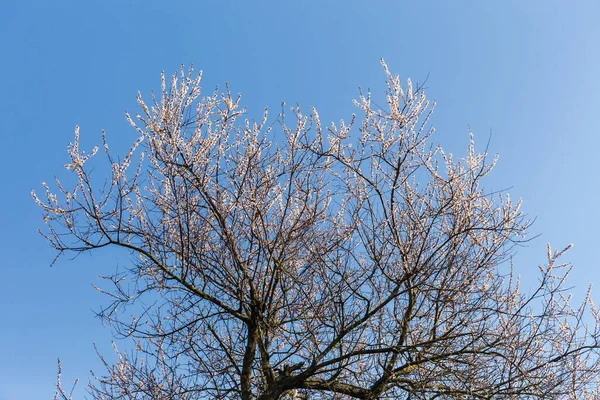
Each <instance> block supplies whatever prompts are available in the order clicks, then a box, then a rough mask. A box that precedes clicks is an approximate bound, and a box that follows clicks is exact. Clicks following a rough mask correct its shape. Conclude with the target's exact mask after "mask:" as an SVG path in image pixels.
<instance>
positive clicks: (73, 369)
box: [0, 0, 600, 400]
mask: <svg viewBox="0 0 600 400" xmlns="http://www.w3.org/2000/svg"><path fill="white" fill-rule="evenodd" d="M599 18H600V3H598V2H597V1H595V0H590V1H583V0H582V1H570V2H567V1H548V0H543V1H542V0H527V1H523V0H519V1H475V0H473V1H457V0H454V1H441V0H440V1H418V2H417V1H413V2H401V1H395V0H394V1H392V0H389V1H377V0H370V1H349V0H340V1H300V0H297V1H241V0H237V1H233V0H232V1H186V2H178V1H169V2H167V1H160V2H159V1H150V0H146V1H141V0H138V1H102V2H100V1H77V2H75V1H70V2H67V1H27V0H2V1H1V2H0V49H1V55H2V56H1V57H2V60H3V61H2V62H0V76H1V77H2V89H1V91H2V96H0V168H1V170H2V171H4V173H3V174H2V186H1V187H2V189H1V193H2V195H1V196H0V254H2V255H3V257H2V261H1V262H0V268H1V269H0V271H1V278H0V300H1V301H0V321H1V323H0V356H1V357H2V358H1V359H0V400H13V399H20V400H22V399H25V400H27V399H44V398H47V399H49V398H51V396H52V393H53V390H54V386H53V385H54V380H55V372H56V358H57V357H60V358H61V359H62V361H63V367H64V381H65V382H66V381H72V380H73V379H74V378H75V377H78V378H80V379H81V380H82V381H83V383H84V384H83V385H81V389H83V387H84V386H85V381H86V379H87V377H88V375H89V370H90V369H93V370H94V371H95V372H97V373H102V372H103V371H102V368H101V367H100V366H99V362H98V360H97V358H96V356H95V353H94V349H93V346H92V343H93V342H96V343H98V346H99V348H100V349H101V350H103V351H106V352H109V351H110V341H111V333H110V330H109V329H107V328H103V327H102V326H101V324H100V322H99V321H98V320H97V319H96V318H95V317H94V313H93V311H92V310H94V309H98V308H99V307H100V306H101V305H102V304H104V303H105V302H104V301H103V298H102V297H101V296H99V295H98V294H96V293H95V292H94V291H93V289H92V287H91V284H92V283H93V282H97V279H96V278H95V277H96V275H97V274H98V273H99V272H102V271H110V270H112V269H113V268H115V267H116V266H117V264H119V263H120V264H123V263H126V262H127V257H124V256H123V255H119V254H115V253H111V252H109V251H108V252H105V253H101V254H97V255H95V256H93V257H90V256H80V257H79V258H77V259H75V260H74V261H69V260H67V259H63V260H61V261H60V262H59V263H58V264H56V265H55V266H54V267H52V268H50V267H49V264H50V262H51V260H52V258H53V257H54V254H53V252H52V251H51V249H50V248H49V247H48V246H47V245H46V243H45V242H44V240H43V239H41V238H40V237H39V236H38V235H37V233H36V229H37V228H38V227H40V226H41V223H42V221H41V218H40V212H39V210H38V209H36V206H35V205H34V203H33V201H32V200H31V197H30V194H29V192H30V190H31V189H32V188H35V189H38V190H39V189H40V181H41V180H43V179H46V180H51V178H52V176H53V175H54V174H58V175H59V176H61V175H62V176H64V175H65V174H64V172H63V171H64V170H62V165H63V164H64V163H65V162H66V161H67V156H66V152H65V149H66V145H67V143H68V142H69V141H70V140H72V137H73V128H74V126H75V125H76V124H79V125H80V126H81V135H82V141H83V143H84V145H85V144H87V145H88V148H91V145H92V144H95V143H99V142H100V130H101V129H106V131H107V133H108V138H109V140H110V141H111V142H112V143H114V144H116V145H117V146H118V145H119V144H125V143H128V142H130V141H132V140H133V139H134V137H135V132H134V131H133V130H132V129H130V128H128V126H127V124H126V122H125V119H124V117H123V112H124V110H125V109H128V110H131V111H134V110H135V109H136V102H135V95H136V93H137V91H138V90H141V91H142V92H143V93H149V92H150V90H151V89H153V88H157V87H158V85H159V75H160V71H161V70H163V69H164V70H165V71H167V72H169V73H170V72H174V71H175V70H177V68H178V67H179V65H180V64H182V63H185V64H190V63H193V64H194V65H195V66H196V67H197V68H199V69H202V70H204V77H205V80H204V87H205V88H207V89H208V90H212V89H213V88H214V86H215V85H216V84H223V83H224V82H226V81H227V82H229V84H230V87H231V88H232V91H234V92H242V93H243V95H244V97H243V99H245V100H244V103H245V104H247V105H248V106H249V114H250V115H259V113H260V112H261V110H262V108H263V107H264V106H265V105H270V106H274V107H275V110H277V107H278V106H279V104H280V102H281V101H282V100H285V101H286V102H287V103H288V104H293V103H294V102H296V101H298V102H299V103H300V104H301V105H303V106H304V107H306V108H308V107H309V106H311V105H314V106H316V107H317V108H318V109H319V113H320V115H321V118H322V119H323V120H324V121H325V120H336V121H337V120H339V119H340V118H348V117H349V115H350V114H351V113H352V112H353V111H354V109H353V106H352V103H351V100H352V99H353V98H354V97H355V96H356V94H357V87H358V86H362V87H365V88H366V87H371V88H373V89H374V90H375V91H377V90H378V89H381V88H382V83H383V77H384V76H383V73H382V70H381V67H380V65H379V58H380V57H384V58H385V59H386V61H387V63H388V65H389V66H390V68H391V69H392V71H394V72H396V73H399V74H400V75H401V76H402V77H403V78H407V77H411V78H412V79H413V81H419V82H422V81H423V79H424V78H425V77H427V76H429V79H428V81H427V88H428V90H427V93H428V95H429V97H430V98H433V99H436V100H437V102H438V107H437V111H436V113H435V114H434V117H433V125H434V126H435V127H436V128H437V133H436V140H437V141H439V142H441V143H442V144H443V145H444V146H445V147H446V148H447V149H449V150H450V151H452V152H456V153H457V154H459V155H463V154H464V153H465V150H464V149H465V147H466V145H467V144H468V134H467V127H468V125H470V126H471V128H472V130H473V132H474V134H475V138H476V141H477V140H478V142H479V144H480V146H482V147H483V146H484V145H485V142H486V141H487V138H488V136H489V132H490V131H491V132H492V133H493V135H492V141H491V148H490V150H491V152H493V153H496V152H497V153H499V154H500V160H499V165H498V167H497V169H496V171H495V172H494V173H493V174H492V175H491V176H490V177H489V179H488V180H487V184H486V187H487V188H489V189H503V188H507V187H512V189H511V190H510V193H511V195H512V196H513V197H516V198H519V197H522V198H523V199H524V206H523V207H524V210H525V211H526V212H527V213H528V214H529V215H530V216H531V217H535V218H537V222H536V223H535V225H534V226H533V228H532V230H531V233H532V234H541V236H540V237H539V238H537V239H535V240H533V241H532V242H531V243H529V245H528V246H527V247H526V248H523V249H522V251H520V253H519V255H518V256H517V258H516V259H515V266H516V268H517V270H518V271H519V272H520V273H522V274H523V275H524V276H533V275H532V274H531V271H535V270H536V266H537V265H538V264H540V263H543V262H544V256H545V243H546V242H551V243H553V244H554V245H555V246H556V247H562V246H564V245H566V244H568V243H571V242H572V243H574V244H575V247H574V248H573V250H572V251H571V252H569V254H568V257H567V260H568V261H571V262H573V264H575V270H574V272H573V275H572V280H571V282H572V283H573V285H574V286H575V288H574V289H573V291H574V293H575V295H576V296H579V297H581V295H582V293H583V292H585V289H586V287H587V284H588V283H589V282H596V283H600V272H598V262H597V258H598V257H597V253H595V251H596V250H597V249H598V239H597V237H596V234H595V232H596V229H597V228H598V226H599V225H600V217H599V213H598V197H599V194H600V189H599V188H598V177H597V169H598V154H599V145H600V135H598V116H599V115H600V77H599V76H600V45H599V42H600V24H599V23H598V21H599ZM594 293H595V294H594V297H595V298H596V299H599V300H598V302H600V289H599V290H596V291H594ZM82 392H83V390H79V391H78V393H80V394H81V393H82Z"/></svg>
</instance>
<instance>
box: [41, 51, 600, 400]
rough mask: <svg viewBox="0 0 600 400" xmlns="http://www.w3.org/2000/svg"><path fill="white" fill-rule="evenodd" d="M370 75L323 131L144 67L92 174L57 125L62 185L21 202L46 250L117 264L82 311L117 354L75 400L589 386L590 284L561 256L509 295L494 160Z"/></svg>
mask: <svg viewBox="0 0 600 400" xmlns="http://www.w3.org/2000/svg"><path fill="white" fill-rule="evenodd" d="M382 65H383V69H384V72H385V76H386V78H387V79H386V82H387V90H386V93H385V102H386V103H387V104H386V105H385V106H384V107H379V106H378V105H376V102H375V101H373V100H372V98H371V94H370V93H368V92H366V93H365V92H360V93H359V96H358V99H357V100H355V102H354V104H355V106H356V108H357V111H356V115H352V117H351V118H350V119H349V120H348V121H346V122H344V121H341V122H340V123H339V124H334V123H332V124H330V125H327V126H324V125H322V124H321V119H320V117H319V114H318V113H317V110H316V109H314V108H312V109H310V110H309V111H308V112H306V113H304V112H302V111H301V109H300V107H299V106H296V107H293V108H291V110H288V111H285V110H282V111H281V112H280V113H279V114H278V115H277V116H276V117H275V118H273V119H270V118H269V117H268V114H267V110H265V112H264V114H263V115H262V117H261V118H259V119H258V120H248V119H243V118H244V115H245V114H246V110H245V109H244V108H243V107H242V105H241V98H240V96H239V95H238V96H232V94H231V92H230V90H229V88H227V89H226V91H225V92H224V93H220V92H219V91H218V90H215V91H214V92H212V93H211V94H209V95H206V96H204V97H203V96H202V95H201V91H200V82H201V75H200V74H198V75H195V74H194V73H193V72H192V70H191V69H189V70H186V69H184V68H183V67H182V69H181V72H180V73H179V74H175V75H173V76H172V78H171V79H170V81H169V80H168V79H167V78H165V76H164V74H163V75H162V82H161V90H160V92H159V93H158V94H157V95H156V96H155V95H153V96H152V99H151V101H150V102H146V101H145V100H143V99H142V96H141V95H138V101H137V102H138V105H139V106H140V108H141V111H140V113H139V114H135V115H130V114H126V117H127V119H128V121H129V123H130V124H131V125H132V126H133V128H135V130H137V134H138V138H137V140H135V141H134V143H133V144H132V146H131V148H130V149H129V151H128V152H127V153H126V154H125V155H124V156H123V157H122V159H120V158H119V157H116V156H115V155H113V154H112V153H111V151H110V150H109V147H108V144H107V140H106V139H105V136H104V135H103V136H102V140H103V144H104V146H103V147H104V152H105V154H106V159H107V160H108V161H109V165H110V167H111V169H110V172H109V173H110V178H109V179H107V180H106V181H103V180H98V179H96V178H94V177H93V176H92V174H91V168H90V167H89V165H90V164H89V162H90V157H92V156H94V155H95V154H96V152H97V151H98V148H94V149H93V150H92V151H91V152H89V153H85V152H84V151H82V150H80V148H79V128H77V129H76V131H75V140H74V142H73V143H71V144H69V148H68V153H69V157H70V161H69V163H68V164H66V165H65V167H66V169H67V170H69V171H70V172H71V173H73V174H75V177H76V182H75V184H74V185H73V186H72V187H67V186H66V185H63V184H62V183H61V182H60V181H59V180H56V182H55V185H54V187H53V188H51V187H50V185H47V184H45V183H44V184H43V186H44V188H45V191H46V193H45V196H42V195H39V196H38V195H37V194H35V192H34V193H33V196H34V198H35V200H36V201H37V203H38V204H39V206H40V207H41V208H42V209H43V215H44V221H45V222H46V225H47V229H45V230H44V231H42V233H43V234H44V236H45V237H46V238H47V239H48V241H49V242H50V244H51V245H52V246H53V247H54V248H55V249H56V250H57V251H58V254H59V255H61V254H63V253H73V252H75V253H81V252H90V251H94V250H97V249H100V248H103V247H115V248H122V249H125V250H126V251H128V252H129V253H130V254H131V262H130V265H129V267H128V268H127V269H126V270H125V271H117V272H115V273H114V274H113V275H111V276H108V277H106V279H107V281H108V282H110V284H111V289H101V290H102V291H103V292H104V293H106V295H107V296H108V297H107V298H108V299H110V304H108V305H107V306H106V308H105V309H104V310H103V311H102V312H101V317H102V318H103V319H105V320H106V321H107V322H109V323H110V324H112V327H113V329H115V332H116V333H117V334H120V335H123V336H126V337H130V338H132V339H133V341H134V343H135V349H134V350H132V351H127V352H121V351H119V350H118V349H117V348H116V347H115V351H116V352H117V356H118V357H117V362H116V363H115V364H112V363H108V362H105V365H106V367H107V372H106V374H105V375H103V376H97V377H96V378H94V379H93V380H92V381H91V383H90V386H89V393H90V396H91V397H92V398H93V399H182V400H183V399H186V400H188V399H190V400H191V399H213V398H214V399H243V400H250V399H261V400H267V399H293V398H294V399H300V398H304V399H350V398H356V399H384V398H393V399H515V398H519V399H547V398H572V399H581V398H596V397H595V396H599V395H600V393H599V392H598V389H596V382H597V378H598V376H599V375H598V374H599V370H600V364H599V361H598V335H599V334H600V331H599V326H598V321H599V319H598V312H597V310H596V308H595V307H594V305H593V303H592V301H591V299H590V296H589V293H588V295H587V296H586V298H585V300H584V301H583V303H581V304H579V305H576V306H573V305H571V304H570V303H569V300H570V299H569V296H568V293H567V292H566V291H567V289H568V286H566V277H567V276H568V273H569V271H570V268H571V267H570V265H568V264H561V263H560V262H559V260H558V259H559V257H560V256H561V255H562V254H563V253H564V252H565V251H566V250H567V249H568V248H567V249H564V250H561V251H553V250H552V249H551V248H550V246H548V249H547V263H546V264H545V265H543V266H540V267H539V285H538V286H537V287H534V288H528V290H521V288H520V287H519V279H518V276H517V274H516V272H514V271H513V268H512V265H511V263H510V258H511V256H512V255H513V254H514V251H515V246H516V245H517V244H518V243H520V242H521V241H523V240H526V239H525V234H526V231H527V229H528V227H529V226H530V222H529V221H528V220H527V219H526V217H525V216H524V214H523V213H522V212H521V211H520V202H513V201H511V199H510V197H509V196H508V194H507V193H505V192H494V191H490V190H487V189H484V187H483V185H482V180H484V177H485V176H486V175H487V174H488V173H489V172H490V171H491V170H492V168H493V167H494V164H495V161H496V159H495V158H493V159H491V160H490V159H489V157H487V155H486V153H485V152H484V153H479V152H477V151H476V150H475V147H474V142H473V137H472V135H471V141H470V144H469V146H468V149H467V155H466V156H465V157H464V158H457V157H454V156H453V155H452V154H449V153H446V152H444V151H443V149H442V148H441V147H440V146H437V145H435V143H434V142H432V134H433V129H432V128H431V127H430V125H429V118H430V116H431V113H432V110H433V104H432V103H430V102H429V101H428V100H427V99H426V97H425V93H424V90H423V88H422V87H419V86H413V84H412V83H411V81H410V80H408V81H407V82H406V84H404V85H402V83H401V81H400V79H399V77H398V76H394V75H392V74H391V73H390V72H389V71H388V68H387V66H386V65H385V63H383V61H382ZM99 290H100V289H99ZM131 314H133V316H132V315H131ZM103 360H104V359H103ZM68 397H69V394H68V393H67V392H65V391H64V389H63V388H62V387H61V386H60V385H59V387H58V389H57V392H56V398H68Z"/></svg>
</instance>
